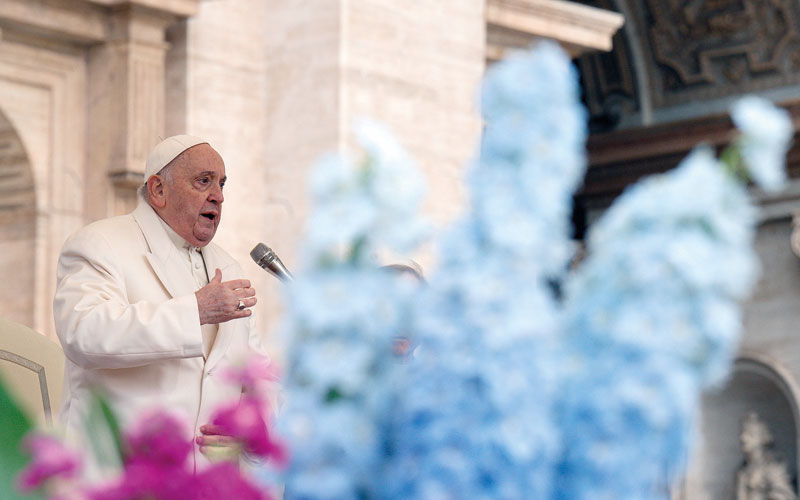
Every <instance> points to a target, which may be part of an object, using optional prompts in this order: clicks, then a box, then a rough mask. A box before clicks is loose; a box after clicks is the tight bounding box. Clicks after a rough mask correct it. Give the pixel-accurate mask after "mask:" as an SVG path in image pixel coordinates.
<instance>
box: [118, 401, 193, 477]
mask: <svg viewBox="0 0 800 500" xmlns="http://www.w3.org/2000/svg"><path fill="white" fill-rule="evenodd" d="M126 445H127V448H126V455H127V457H126V459H127V460H128V461H130V462H147V463H151V464H153V465H155V466H159V467H174V466H177V467H180V466H183V464H184V463H185V462H186V457H187V456H188V455H189V453H190V452H191V451H192V441H191V440H190V439H189V438H187V437H186V436H185V435H184V426H182V425H181V423H180V421H179V420H178V419H177V418H175V417H173V416H172V415H169V414H167V413H163V412H157V413H151V414H149V415H147V416H145V417H144V418H143V419H142V420H141V421H139V422H138V423H137V425H136V427H135V428H134V429H133V430H132V431H131V432H130V433H129V434H128V435H127V436H126Z"/></svg>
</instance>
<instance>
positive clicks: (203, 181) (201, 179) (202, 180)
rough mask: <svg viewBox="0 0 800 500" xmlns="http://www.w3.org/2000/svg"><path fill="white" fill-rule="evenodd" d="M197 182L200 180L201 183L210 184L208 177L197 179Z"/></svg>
mask: <svg viewBox="0 0 800 500" xmlns="http://www.w3.org/2000/svg"><path fill="white" fill-rule="evenodd" d="M197 182H199V183H200V184H208V177H200V178H199V179H197Z"/></svg>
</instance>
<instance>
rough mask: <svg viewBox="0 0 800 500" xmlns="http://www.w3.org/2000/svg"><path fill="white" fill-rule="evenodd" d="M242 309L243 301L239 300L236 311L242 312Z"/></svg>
mask: <svg viewBox="0 0 800 500" xmlns="http://www.w3.org/2000/svg"><path fill="white" fill-rule="evenodd" d="M244 307H245V306H244V301H243V300H239V305H238V306H236V309H238V310H240V311H241V310H243V309H244Z"/></svg>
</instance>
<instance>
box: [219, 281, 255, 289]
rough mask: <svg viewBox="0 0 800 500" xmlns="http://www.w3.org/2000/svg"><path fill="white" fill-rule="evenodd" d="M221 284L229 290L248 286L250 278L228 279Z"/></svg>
mask: <svg viewBox="0 0 800 500" xmlns="http://www.w3.org/2000/svg"><path fill="white" fill-rule="evenodd" d="M223 285H225V288H228V289H230V290H236V289H238V288H250V280H245V279H241V280H230V281H226V282H225V283H223Z"/></svg>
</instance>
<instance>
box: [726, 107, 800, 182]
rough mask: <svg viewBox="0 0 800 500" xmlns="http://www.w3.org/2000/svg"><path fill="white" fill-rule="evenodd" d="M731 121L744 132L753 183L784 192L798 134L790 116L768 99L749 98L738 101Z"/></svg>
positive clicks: (743, 143) (744, 151)
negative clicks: (786, 166)
mask: <svg viewBox="0 0 800 500" xmlns="http://www.w3.org/2000/svg"><path fill="white" fill-rule="evenodd" d="M731 117H732V118H733V122H734V124H735V125H736V127H737V128H739V130H740V131H741V132H742V138H741V154H742V157H743V159H744V162H745V164H746V166H747V169H748V171H749V172H750V175H751V176H752V178H753V180H754V181H755V182H756V183H757V184H758V185H759V186H761V187H762V188H764V189H765V190H767V191H776V190H778V189H780V188H781V186H782V185H783V183H784V182H785V181H786V173H785V170H784V164H785V162H786V152H787V151H788V150H789V146H790V143H791V139H792V135H793V134H794V128H793V127H792V120H791V118H790V117H789V113H787V112H786V111H785V110H783V109H780V108H777V107H775V106H774V105H773V104H772V103H770V102H769V101H767V100H766V99H764V98H761V97H756V96H747V97H744V98H742V99H740V100H738V101H736V103H735V104H734V105H733V109H732V110H731Z"/></svg>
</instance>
